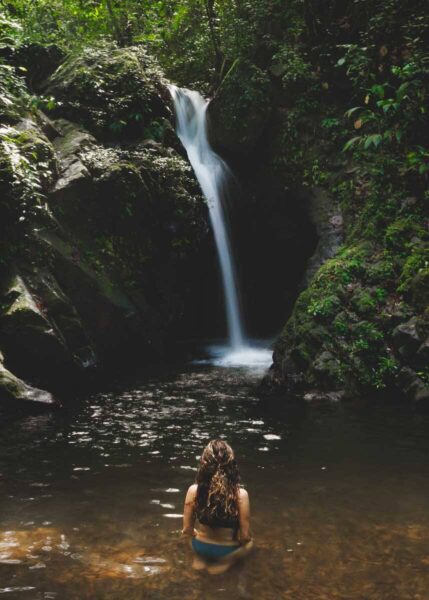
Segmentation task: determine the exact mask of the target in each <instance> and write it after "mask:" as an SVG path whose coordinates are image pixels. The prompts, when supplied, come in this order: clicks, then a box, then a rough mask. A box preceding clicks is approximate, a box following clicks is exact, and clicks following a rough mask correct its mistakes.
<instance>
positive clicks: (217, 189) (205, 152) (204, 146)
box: [169, 85, 271, 366]
mask: <svg viewBox="0 0 429 600" xmlns="http://www.w3.org/2000/svg"><path fill="white" fill-rule="evenodd" d="M169 89H170V93H171V95H172V97H173V100H174V107H175V111H176V130H177V135H178V136H179V139H180V141H181V142H182V144H183V146H184V147H185V149H186V152H187V154H188V158H189V162H190V163H191V165H192V168H193V169H194V172H195V175H196V177H197V179H198V182H199V184H200V186H201V189H202V191H203V194H204V196H205V198H206V200H207V203H208V206H209V214H210V221H211V224H212V228H213V233H214V238H215V242H216V249H217V254H218V258H219V264H220V269H221V273H222V283H223V292H224V300H225V310H226V317H227V324H228V342H229V344H228V348H226V349H225V348H223V349H220V350H219V351H218V352H217V355H218V358H217V362H218V363H219V364H225V365H226V366H229V365H239V364H244V365H247V364H249V363H254V362H255V360H256V362H258V364H260V363H261V359H262V356H261V353H263V354H264V355H265V362H267V358H266V357H267V351H266V350H256V349H252V348H250V347H249V344H248V343H247V342H246V337H245V334H244V328H243V323H242V318H241V313H240V304H239V295H238V287H237V280H236V276H235V267H234V262H233V258H232V253H231V245H230V241H229V238H228V232H227V227H226V224H225V215H224V207H223V202H222V201H223V198H224V195H225V191H226V186H227V184H228V179H229V178H230V176H231V172H230V169H229V167H228V165H227V164H226V163H225V161H223V160H222V158H221V157H220V156H219V155H218V154H216V152H215V151H214V150H213V149H212V148H211V146H210V143H209V140H208V136H207V107H208V101H207V100H205V99H204V98H203V97H202V96H201V95H200V94H199V93H198V92H195V91H191V90H187V89H183V88H178V87H176V86H174V85H171V86H169ZM268 354H269V356H271V354H270V353H268ZM268 362H269V359H268Z"/></svg>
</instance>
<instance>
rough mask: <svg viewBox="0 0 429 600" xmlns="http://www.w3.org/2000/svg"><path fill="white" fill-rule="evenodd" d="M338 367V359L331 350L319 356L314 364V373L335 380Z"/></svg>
mask: <svg viewBox="0 0 429 600" xmlns="http://www.w3.org/2000/svg"><path fill="white" fill-rule="evenodd" d="M338 367H339V362H338V359H337V358H336V357H335V356H334V355H333V354H332V352H329V350H325V351H323V352H322V353H321V354H319V355H318V356H317V357H316V360H315V361H314V363H313V371H315V372H316V373H317V374H318V375H319V376H322V378H326V379H328V380H334V379H335V377H336V374H337V371H338Z"/></svg>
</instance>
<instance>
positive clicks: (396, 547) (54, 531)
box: [0, 364, 429, 600]
mask: <svg viewBox="0 0 429 600" xmlns="http://www.w3.org/2000/svg"><path fill="white" fill-rule="evenodd" d="M259 378H260V372H258V371H249V370H246V369H243V368H238V367H230V368H224V367H216V366H210V365H207V364H199V365H191V366H189V365H188V366H183V367H179V366H176V367H171V368H167V369H162V370H161V369H158V370H156V371H155V370H154V371H153V372H152V373H151V374H147V373H146V374H145V375H144V377H143V376H141V378H139V377H133V378H132V379H128V380H124V381H121V382H114V383H111V384H106V389H105V390H103V391H102V392H99V393H95V394H91V395H88V396H87V397H83V398H80V399H78V400H77V401H76V404H75V406H74V407H73V408H68V409H63V410H61V411H58V412H52V413H48V414H43V415H39V416H28V417H25V418H22V419H21V420H19V421H15V422H14V423H13V424H9V425H8V426H7V427H6V426H5V427H3V428H2V429H0V435H1V439H0V596H2V597H3V596H4V598H17V599H20V598H22V599H23V600H25V599H31V600H33V599H34V600H39V599H40V600H42V599H48V598H49V599H54V598H57V599H61V600H63V599H65V600H72V599H76V600H86V599H88V600H97V599H100V600H101V599H103V600H119V599H121V600H134V599H136V600H137V599H138V600H140V599H153V600H155V599H163V600H164V599H165V600H167V599H172V600H174V599H181V600H184V599H186V600H193V599H195V600H197V599H198V600H201V599H207V600H208V599H212V598H213V599H215V598H216V599H218V598H225V599H227V600H233V599H235V598H237V599H238V598H254V599H255V600H256V599H258V600H271V599H273V600H277V599H278V598H290V599H293V600H336V599H341V600H354V599H356V600H357V599H359V600H372V599H374V600H408V599H421V600H426V599H429V509H428V507H429V476H428V475H429V473H428V456H429V417H428V416H424V415H418V414H416V413H414V412H413V411H412V409H411V408H410V407H408V406H405V405H401V404H394V405H392V406H390V407H388V406H386V405H384V406H382V405H369V404H364V403H362V402H360V403H357V404H351V405H339V404H336V405H332V406H325V407H323V406H322V407H321V406H318V407H306V408H304V407H302V408H299V407H296V406H295V407H293V406H291V407H288V406H287V405H286V404H285V403H282V402H270V403H269V404H268V405H267V404H266V403H264V402H261V401H260V400H258V398H257V396H256V393H255V388H256V384H257V382H258V380H259ZM214 437H225V439H227V440H228V442H229V443H230V444H231V445H232V446H233V448H234V449H235V451H236V454H237V459H238V462H239V465H240V469H241V473H242V480H243V483H244V484H245V485H246V487H247V489H248V491H249V494H250V499H251V507H252V528H253V533H254V536H255V541H256V547H255V550H254V552H253V554H252V555H251V556H250V557H248V558H247V560H246V561H245V562H244V563H243V564H242V565H239V566H237V567H235V568H233V569H232V570H231V571H230V572H228V573H226V574H223V575H218V576H214V575H209V574H204V573H200V572H196V571H193V570H192V568H191V563H192V551H191V549H190V546H189V541H187V540H184V539H181V537H180V529H181V513H182V508H183V500H184V495H185V492H186V490H187V487H188V485H190V484H191V483H192V482H193V479H194V477H195V471H196V466H197V458H198V456H199V454H200V452H201V450H202V448H203V447H204V445H205V444H206V443H207V442H208V441H209V440H210V439H211V438H214Z"/></svg>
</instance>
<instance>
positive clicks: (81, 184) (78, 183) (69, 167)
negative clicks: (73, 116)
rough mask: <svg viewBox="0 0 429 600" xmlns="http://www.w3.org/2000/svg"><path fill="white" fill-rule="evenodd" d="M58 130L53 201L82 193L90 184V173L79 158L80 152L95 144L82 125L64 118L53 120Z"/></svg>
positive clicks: (55, 142)
mask: <svg viewBox="0 0 429 600" xmlns="http://www.w3.org/2000/svg"><path fill="white" fill-rule="evenodd" d="M54 126H55V129H56V130H57V131H58V132H59V135H58V137H56V138H55V140H54V142H53V143H54V148H55V152H56V156H57V160H58V163H59V169H58V170H59V178H58V180H57V181H56V183H55V186H54V188H53V190H52V192H51V198H52V200H54V201H58V202H60V201H66V200H68V199H70V200H71V199H72V198H73V197H74V196H76V195H81V194H84V193H85V192H86V191H87V190H88V188H89V185H90V173H89V171H88V169H87V168H86V167H85V165H84V163H83V162H82V160H81V158H80V153H81V152H83V151H84V150H85V149H88V148H90V147H91V146H93V145H94V144H95V138H94V137H93V136H92V135H91V134H89V133H88V132H86V131H85V130H84V129H83V128H82V127H79V126H78V125H75V124H74V123H71V122H70V121H67V120H65V119H58V120H57V121H55V122H54Z"/></svg>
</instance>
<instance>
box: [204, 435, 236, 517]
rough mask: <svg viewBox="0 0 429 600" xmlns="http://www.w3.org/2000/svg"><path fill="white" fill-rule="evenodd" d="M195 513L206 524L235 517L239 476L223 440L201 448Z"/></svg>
mask: <svg viewBox="0 0 429 600" xmlns="http://www.w3.org/2000/svg"><path fill="white" fill-rule="evenodd" d="M196 483H197V485H198V490H197V495H196V498H195V509H196V514H197V517H198V519H199V520H200V521H201V519H203V521H205V522H206V523H207V524H210V522H216V521H225V520H231V519H235V518H237V517H238V494H239V489H240V473H239V470H238V466H237V463H236V461H235V457H234V452H233V450H232V448H231V446H230V445H229V444H227V443H226V442H224V441H223V440H212V441H211V442H209V443H208V444H207V446H206V447H205V448H204V451H203V453H202V455H201V459H200V465H199V469H198V472H197V477H196Z"/></svg>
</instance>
